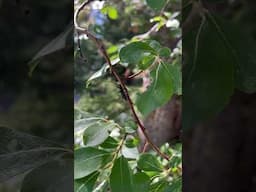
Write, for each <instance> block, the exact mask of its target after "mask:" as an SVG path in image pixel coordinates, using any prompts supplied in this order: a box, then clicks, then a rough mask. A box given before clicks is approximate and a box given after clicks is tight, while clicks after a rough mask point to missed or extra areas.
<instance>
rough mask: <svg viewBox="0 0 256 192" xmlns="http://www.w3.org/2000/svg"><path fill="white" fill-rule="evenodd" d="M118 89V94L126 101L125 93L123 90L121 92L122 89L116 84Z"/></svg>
mask: <svg viewBox="0 0 256 192" xmlns="http://www.w3.org/2000/svg"><path fill="white" fill-rule="evenodd" d="M118 89H119V92H120V93H121V96H122V98H123V99H124V100H127V96H126V94H125V92H124V90H123V88H122V86H121V84H120V83H118Z"/></svg>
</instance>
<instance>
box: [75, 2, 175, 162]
mask: <svg viewBox="0 0 256 192" xmlns="http://www.w3.org/2000/svg"><path fill="white" fill-rule="evenodd" d="M92 1H93V0H88V1H87V2H84V3H83V4H81V6H80V7H79V8H78V9H77V11H76V12H75V16H74V24H75V28H76V30H78V31H80V32H81V33H84V34H86V35H87V37H88V38H89V39H91V40H92V41H94V42H95V44H96V45H97V47H98V49H99V50H100V52H101V53H102V55H103V57H104V59H105V60H106V62H107V64H108V65H109V68H110V71H111V73H112V74H113V76H114V77H115V79H116V80H117V81H118V82H119V83H120V87H121V89H122V90H123V93H124V94H125V97H126V98H127V102H128V105H129V107H130V110H131V112H132V115H133V118H134V120H135V122H136V123H137V125H138V126H139V128H140V129H141V131H142V133H143V135H144V137H145V138H146V140H147V142H148V144H149V145H150V146H151V147H152V148H153V149H154V150H155V151H156V152H157V153H158V154H159V155H160V156H161V157H163V158H164V159H166V160H169V159H170V158H169V157H168V156H167V155H166V154H164V153H162V152H161V151H160V149H159V148H158V147H157V146H156V145H155V144H154V143H153V141H152V140H151V139H150V137H149V135H148V134H147V132H146V128H145V127H144V125H143V124H142V122H141V120H140V119H139V117H138V115H137V113H136V111H135V108H134V105H133V102H132V100H131V98H130V95H129V92H128V89H127V87H126V85H125V84H124V82H123V80H122V79H121V78H120V77H119V75H118V73H117V72H116V71H115V69H114V67H113V66H112V64H111V61H110V58H109V56H108V54H107V51H106V49H105V47H104V44H103V43H102V41H101V40H100V39H98V38H97V37H95V36H94V35H93V34H92V33H91V32H89V31H88V30H87V29H85V28H83V27H80V26H79V25H78V23H77V18H78V15H79V12H80V11H81V10H82V9H83V8H84V7H85V6H86V5H88V4H89V3H90V2H92Z"/></svg>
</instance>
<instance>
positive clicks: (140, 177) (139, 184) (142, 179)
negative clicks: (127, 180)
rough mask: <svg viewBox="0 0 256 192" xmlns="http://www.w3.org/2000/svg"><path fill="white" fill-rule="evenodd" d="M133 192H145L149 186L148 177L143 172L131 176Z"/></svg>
mask: <svg viewBox="0 0 256 192" xmlns="http://www.w3.org/2000/svg"><path fill="white" fill-rule="evenodd" d="M133 181H134V182H133V186H134V192H136V191H138V192H147V191H149V186H150V177H149V176H148V175H146V174H145V173H143V172H138V173H136V174H135V175H134V176H133Z"/></svg>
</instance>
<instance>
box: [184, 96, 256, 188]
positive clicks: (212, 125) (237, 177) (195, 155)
mask: <svg viewBox="0 0 256 192" xmlns="http://www.w3.org/2000/svg"><path fill="white" fill-rule="evenodd" d="M255 115H256V94H252V95H248V94H244V93H238V92H237V93H236V94H235V95H234V96H233V97H232V99H231V101H230V104H229V105H228V106H227V107H226V108H225V110H223V111H222V112H221V113H220V114H219V115H218V116H217V117H216V118H215V119H214V120H212V121H209V122H208V123H205V124H202V125H199V126H197V127H196V128H194V129H193V131H192V132H190V133H188V132H186V133H184V136H183V184H184V185H183V191H184V192H206V191H207V192H255V191H256V148H255V147H256V116H255Z"/></svg>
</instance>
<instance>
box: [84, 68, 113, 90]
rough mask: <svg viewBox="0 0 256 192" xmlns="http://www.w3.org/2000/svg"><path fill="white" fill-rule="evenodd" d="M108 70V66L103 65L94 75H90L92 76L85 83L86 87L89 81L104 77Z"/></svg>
mask: <svg viewBox="0 0 256 192" xmlns="http://www.w3.org/2000/svg"><path fill="white" fill-rule="evenodd" d="M108 68H109V66H108V65H103V66H102V67H101V68H100V69H99V70H98V71H96V72H95V73H94V74H92V76H90V77H89V79H88V80H87V82H86V86H87V87H88V85H89V84H90V83H91V81H93V80H95V79H98V78H100V77H102V76H104V75H105V74H106V73H107V69H108Z"/></svg>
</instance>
